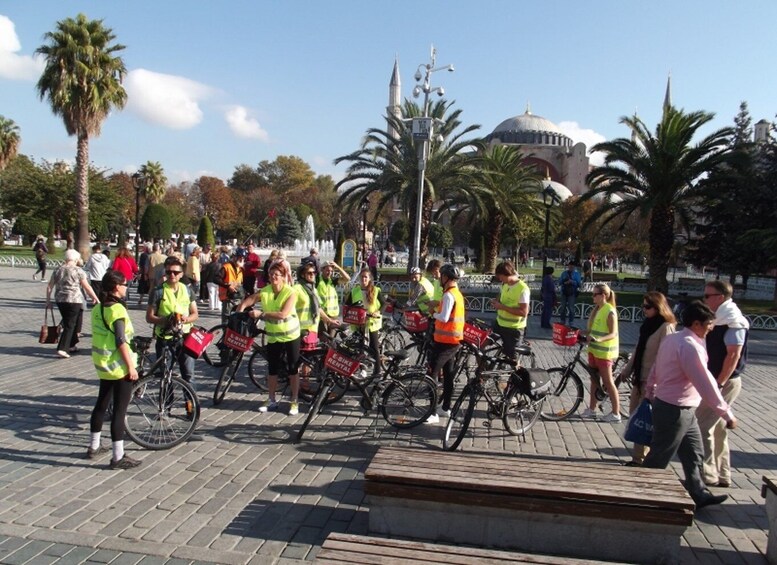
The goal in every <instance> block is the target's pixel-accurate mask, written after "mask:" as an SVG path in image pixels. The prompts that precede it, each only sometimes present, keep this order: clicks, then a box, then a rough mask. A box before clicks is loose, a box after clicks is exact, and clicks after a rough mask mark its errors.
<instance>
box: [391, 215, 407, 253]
mask: <svg viewBox="0 0 777 565" xmlns="http://www.w3.org/2000/svg"><path fill="white" fill-rule="evenodd" d="M389 237H390V238H391V241H392V243H394V245H399V246H401V247H405V246H406V245H407V244H408V241H409V239H410V230H409V229H408V226H407V221H406V220H403V219H401V218H400V219H399V220H397V221H396V222H394V223H393V224H391V233H390V235H389Z"/></svg>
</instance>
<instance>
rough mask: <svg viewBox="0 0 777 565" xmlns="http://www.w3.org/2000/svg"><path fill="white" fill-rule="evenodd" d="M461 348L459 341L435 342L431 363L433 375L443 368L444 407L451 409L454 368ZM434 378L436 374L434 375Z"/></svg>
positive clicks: (444, 408)
mask: <svg viewBox="0 0 777 565" xmlns="http://www.w3.org/2000/svg"><path fill="white" fill-rule="evenodd" d="M459 349H461V345H459V344H458V343H440V342H439V341H435V342H434V347H432V355H431V359H430V360H429V364H430V365H431V366H432V368H433V371H432V375H437V374H439V373H440V369H442V399H441V400H442V402H441V404H442V409H443V410H450V409H451V397H452V396H453V377H455V375H454V374H453V368H454V365H455V362H456V354H457V353H458V352H459ZM433 378H434V376H433Z"/></svg>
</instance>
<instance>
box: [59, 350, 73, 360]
mask: <svg viewBox="0 0 777 565" xmlns="http://www.w3.org/2000/svg"><path fill="white" fill-rule="evenodd" d="M57 355H59V356H60V357H62V359H67V358H68V357H70V353H68V352H67V351H62V350H61V349H58V350H57Z"/></svg>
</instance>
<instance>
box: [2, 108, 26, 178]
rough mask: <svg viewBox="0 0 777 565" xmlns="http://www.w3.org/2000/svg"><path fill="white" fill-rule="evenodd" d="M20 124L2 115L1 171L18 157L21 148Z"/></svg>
mask: <svg viewBox="0 0 777 565" xmlns="http://www.w3.org/2000/svg"><path fill="white" fill-rule="evenodd" d="M19 143H21V138H20V137H19V126H17V125H16V123H14V121H13V120H10V119H8V118H6V117H4V116H0V171H2V170H3V169H5V168H6V166H8V163H9V162H10V161H11V159H13V158H14V157H16V153H17V152H18V150H19Z"/></svg>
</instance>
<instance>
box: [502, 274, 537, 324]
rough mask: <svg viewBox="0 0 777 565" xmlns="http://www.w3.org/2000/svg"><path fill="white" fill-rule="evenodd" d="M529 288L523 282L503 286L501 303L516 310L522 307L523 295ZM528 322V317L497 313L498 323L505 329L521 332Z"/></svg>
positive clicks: (503, 312)
mask: <svg viewBox="0 0 777 565" xmlns="http://www.w3.org/2000/svg"><path fill="white" fill-rule="evenodd" d="M528 288H529V287H528V286H527V285H526V283H525V282H523V281H522V280H518V282H517V283H515V284H514V285H512V286H510V285H508V284H503V285H502V289H501V291H500V293H499V302H501V303H502V304H504V305H505V306H510V307H511V308H516V307H518V306H520V304H521V295H522V294H523V293H524V292H525V291H526V290H527V289H528ZM528 321H529V320H528V318H527V317H526V316H516V315H515V314H510V313H509V312H505V311H504V310H499V311H497V313H496V323H497V324H499V325H500V326H501V327H503V328H511V329H514V330H520V329H523V328H525V327H526V324H527V323H528Z"/></svg>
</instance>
